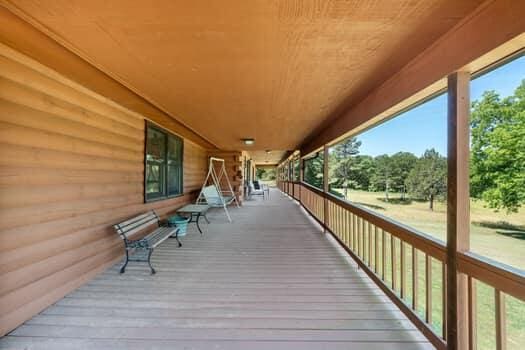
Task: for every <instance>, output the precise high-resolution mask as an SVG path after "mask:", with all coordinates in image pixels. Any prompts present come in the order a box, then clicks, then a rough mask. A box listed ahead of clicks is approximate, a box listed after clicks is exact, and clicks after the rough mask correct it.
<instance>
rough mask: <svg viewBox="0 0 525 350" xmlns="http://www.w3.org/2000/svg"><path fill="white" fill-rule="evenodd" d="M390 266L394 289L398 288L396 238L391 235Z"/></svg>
mask: <svg viewBox="0 0 525 350" xmlns="http://www.w3.org/2000/svg"><path fill="white" fill-rule="evenodd" d="M390 267H391V270H392V289H393V290H394V291H395V290H397V252H396V238H395V236H394V235H390Z"/></svg>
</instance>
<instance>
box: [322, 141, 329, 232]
mask: <svg viewBox="0 0 525 350" xmlns="http://www.w3.org/2000/svg"><path fill="white" fill-rule="evenodd" d="M328 190H329V188H328V145H324V146H323V192H324V193H325V194H326V193H328ZM323 202H324V226H325V229H324V231H325V232H326V228H327V227H328V224H329V221H328V217H329V215H328V198H326V196H325V197H324V201H323Z"/></svg>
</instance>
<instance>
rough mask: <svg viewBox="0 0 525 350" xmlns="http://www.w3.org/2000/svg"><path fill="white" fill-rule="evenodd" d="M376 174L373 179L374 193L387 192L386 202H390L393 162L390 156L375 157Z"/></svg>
mask: <svg viewBox="0 0 525 350" xmlns="http://www.w3.org/2000/svg"><path fill="white" fill-rule="evenodd" d="M374 163H375V172H374V175H373V176H372V179H371V186H372V189H373V190H374V191H385V200H386V201H388V200H389V192H390V187H391V182H392V178H391V175H392V162H391V159H390V157H389V156H388V154H383V155H380V156H377V157H375V159H374Z"/></svg>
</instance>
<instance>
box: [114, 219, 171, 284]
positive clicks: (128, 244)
mask: <svg viewBox="0 0 525 350" xmlns="http://www.w3.org/2000/svg"><path fill="white" fill-rule="evenodd" d="M153 225H155V226H154V227H155V228H154V230H153V231H151V232H150V233H148V235H147V236H145V237H143V238H141V239H132V238H130V237H131V236H133V235H135V234H137V233H139V232H140V233H143V232H145V231H146V232H147V230H151V228H152V226H153ZM113 228H114V229H115V231H117V233H118V234H119V235H120V238H122V240H123V241H124V245H125V250H126V262H125V263H124V265H123V266H122V267H121V268H120V273H124V272H125V271H126V266H127V265H128V262H130V261H141V262H147V263H148V265H149V267H150V268H151V274H152V275H153V274H154V273H155V269H154V268H153V266H151V254H152V253H153V250H154V249H155V248H156V247H157V246H158V245H159V244H161V243H162V242H164V241H165V240H166V239H168V237H170V236H173V235H175V236H174V237H175V239H176V240H177V242H178V243H179V247H180V246H181V243H180V241H179V238H178V234H179V229H178V228H177V227H163V226H161V223H160V218H159V217H158V216H157V214H156V213H155V211H153V210H152V211H149V212H147V213H145V214H141V215H138V216H135V217H133V218H131V219H128V220H126V221H124V222H121V223H120V224H116V225H114V226H113ZM131 251H133V255H132V257H133V259H130V253H131Z"/></svg>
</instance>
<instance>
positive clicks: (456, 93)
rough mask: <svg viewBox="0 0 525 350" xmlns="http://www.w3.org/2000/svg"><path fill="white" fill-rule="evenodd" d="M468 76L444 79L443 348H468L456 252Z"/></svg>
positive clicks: (465, 169)
mask: <svg viewBox="0 0 525 350" xmlns="http://www.w3.org/2000/svg"><path fill="white" fill-rule="evenodd" d="M469 89H470V74H469V73H468V72H456V73H453V74H451V75H449V76H448V195H447V283H446V286H447V336H446V339H447V345H448V349H450V350H456V349H460V350H463V349H468V339H469V338H468V284H467V276H466V275H464V274H461V273H458V269H457V265H458V260H457V253H458V252H465V251H468V250H469V244H470V232H469V230H470V194H469V119H470V118H469V117H470V91H469Z"/></svg>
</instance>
